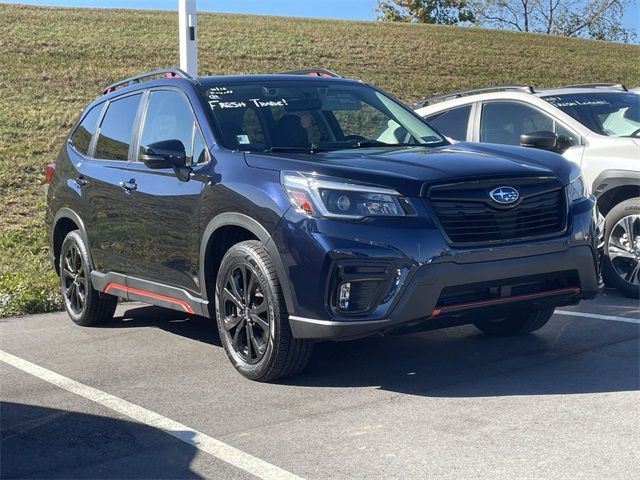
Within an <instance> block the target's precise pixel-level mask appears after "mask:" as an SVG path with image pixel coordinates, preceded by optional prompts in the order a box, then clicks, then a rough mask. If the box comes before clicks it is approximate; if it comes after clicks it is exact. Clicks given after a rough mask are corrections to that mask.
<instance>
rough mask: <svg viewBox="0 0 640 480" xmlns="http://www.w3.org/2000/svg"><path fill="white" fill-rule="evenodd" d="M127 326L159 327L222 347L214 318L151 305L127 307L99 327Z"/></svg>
mask: <svg viewBox="0 0 640 480" xmlns="http://www.w3.org/2000/svg"><path fill="white" fill-rule="evenodd" d="M125 305H126V304H125ZM125 308H126V307H125ZM128 327H155V328H160V329H162V330H165V331H167V332H170V333H174V334H176V335H180V336H182V337H186V338H189V339H191V340H197V341H199V342H203V343H208V344H210V345H216V346H218V347H222V343H221V342H220V336H219V335H218V327H217V325H216V321H215V320H213V319H211V318H206V317H200V316H198V315H189V314H185V313H183V312H179V311H177V310H169V309H167V308H162V307H156V306H153V305H144V306H136V307H133V308H127V309H126V310H125V311H124V313H123V314H122V315H116V316H115V317H114V318H113V320H112V321H110V322H109V323H106V324H104V325H101V328H128Z"/></svg>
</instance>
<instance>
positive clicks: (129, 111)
mask: <svg viewBox="0 0 640 480" xmlns="http://www.w3.org/2000/svg"><path fill="white" fill-rule="evenodd" d="M141 97H142V95H140V94H138V95H131V96H129V97H124V98H121V99H119V100H114V101H112V102H111V103H109V106H108V107H107V113H105V115H104V118H103V119H102V124H101V125H100V130H99V132H100V133H99V134H98V140H97V142H96V151H95V153H94V155H93V156H94V157H95V158H101V159H105V160H128V159H129V144H130V143H131V136H132V135H131V133H132V130H133V124H134V122H135V119H136V113H137V112H138V105H139V104H140V98H141Z"/></svg>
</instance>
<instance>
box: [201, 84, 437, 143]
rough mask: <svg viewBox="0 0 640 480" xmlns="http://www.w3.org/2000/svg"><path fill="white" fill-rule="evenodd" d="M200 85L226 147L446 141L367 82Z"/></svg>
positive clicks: (410, 112)
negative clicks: (352, 83)
mask: <svg viewBox="0 0 640 480" xmlns="http://www.w3.org/2000/svg"><path fill="white" fill-rule="evenodd" d="M203 88H204V94H205V96H206V100H207V102H208V105H209V109H210V112H211V115H212V116H213V119H214V120H215V122H216V123H217V125H218V128H219V130H220V133H221V138H220V140H221V142H222V144H223V146H224V147H225V148H228V149H231V150H245V151H255V152H264V151H309V152H312V153H313V152H315V151H328V150H341V149H348V148H367V147H386V146H398V145H426V146H439V145H446V144H448V142H447V141H446V140H444V139H443V138H442V137H441V136H440V135H439V134H438V133H436V132H435V131H434V130H432V129H431V128H430V127H429V126H428V125H427V124H426V123H425V122H424V121H423V120H422V119H421V118H420V117H418V116H417V115H415V114H414V113H413V112H412V111H410V110H408V109H407V108H405V107H404V106H402V105H401V104H399V103H398V102H397V101H395V100H393V99H391V98H390V97H388V96H386V95H384V94H383V93H381V92H379V91H378V90H376V89H375V88H372V87H369V86H367V85H349V84H347V85H345V84H340V83H338V82H335V83H331V82H311V81H298V82H296V81H280V82H277V81H273V82H271V81H269V82H246V83H231V84H225V85H215V86H214V85H209V86H205V87H203Z"/></svg>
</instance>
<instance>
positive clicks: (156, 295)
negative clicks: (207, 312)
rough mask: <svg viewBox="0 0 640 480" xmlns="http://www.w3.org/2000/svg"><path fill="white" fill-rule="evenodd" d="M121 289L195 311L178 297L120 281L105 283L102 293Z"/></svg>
mask: <svg viewBox="0 0 640 480" xmlns="http://www.w3.org/2000/svg"><path fill="white" fill-rule="evenodd" d="M113 289H116V290H122V291H124V292H127V293H134V294H136V295H142V296H143V297H149V298H157V299H158V300H164V301H165V302H169V303H173V304H175V305H180V306H181V307H182V308H184V311H185V312H187V313H195V312H194V311H193V308H191V305H189V304H188V303H187V302H185V301H184V300H180V299H179V298H173V297H168V296H167V295H161V294H159V293H154V292H148V291H146V290H140V289H139V288H132V287H127V286H126V285H122V284H120V283H115V282H111V283H109V284H107V286H106V287H105V288H104V293H109V291H110V290H113Z"/></svg>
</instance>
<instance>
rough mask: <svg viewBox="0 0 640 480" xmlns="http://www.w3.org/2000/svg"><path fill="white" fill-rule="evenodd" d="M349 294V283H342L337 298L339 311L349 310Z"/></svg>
mask: <svg viewBox="0 0 640 480" xmlns="http://www.w3.org/2000/svg"><path fill="white" fill-rule="evenodd" d="M350 293H351V283H350V282H347V283H343V284H342V285H340V296H339V298H338V300H339V303H338V304H339V305H340V310H349V295H350Z"/></svg>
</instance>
